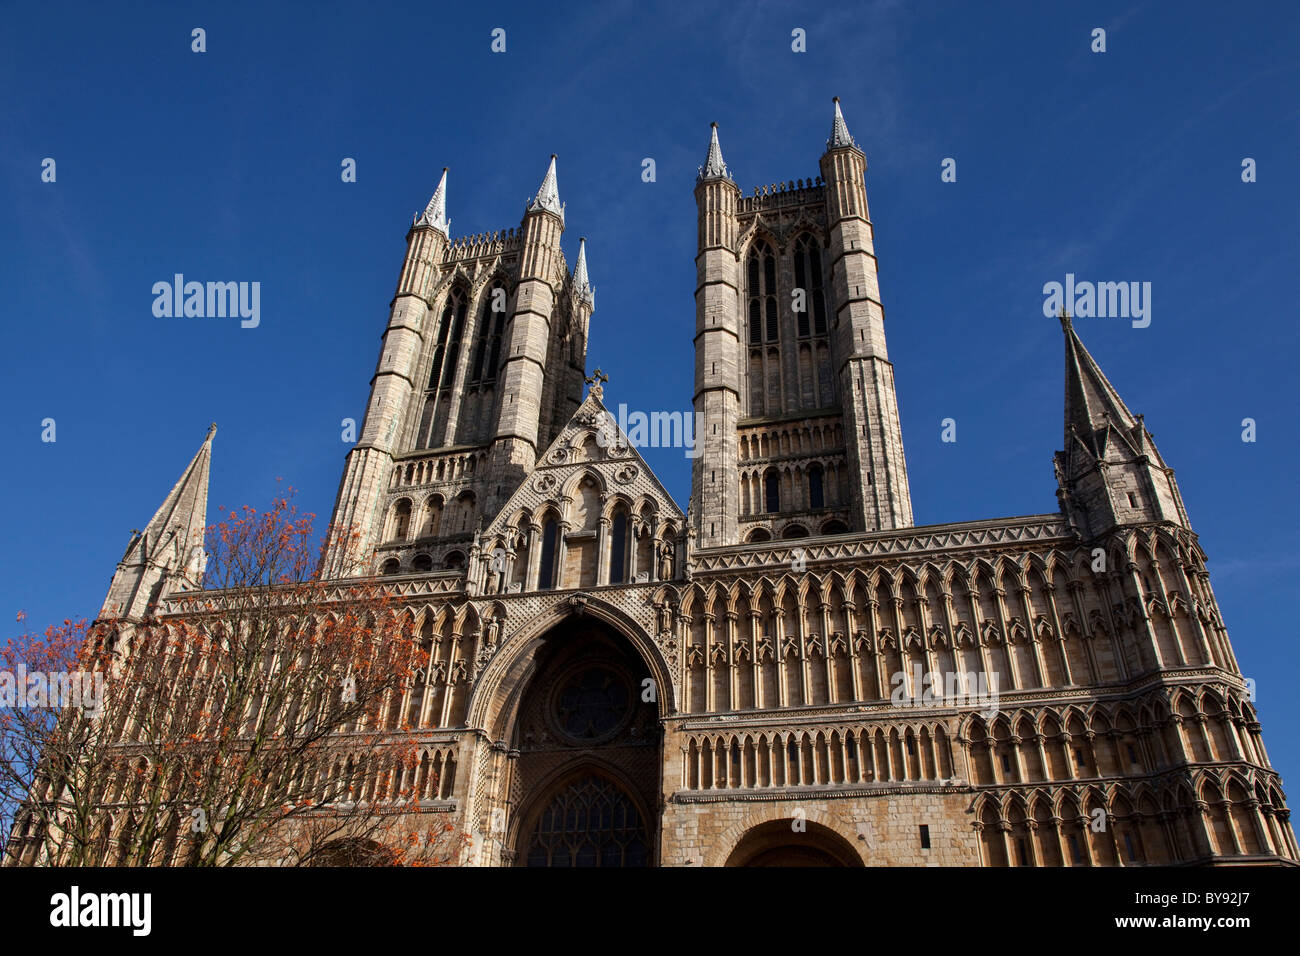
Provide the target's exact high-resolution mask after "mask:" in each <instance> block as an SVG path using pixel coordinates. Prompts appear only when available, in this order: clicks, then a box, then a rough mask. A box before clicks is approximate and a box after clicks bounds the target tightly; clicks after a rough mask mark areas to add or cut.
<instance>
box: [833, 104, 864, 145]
mask: <svg viewBox="0 0 1300 956" xmlns="http://www.w3.org/2000/svg"><path fill="white" fill-rule="evenodd" d="M833 102H834V103H835V121H834V122H833V123H831V138H830V139H828V140H827V141H826V148H827V149H840V148H842V147H845V146H851V147H853V148H854V149H857V148H858V144H857V142H856V141H855V140H854V139H853V137H852V136H850V135H849V127H848V124H847V123H845V122H844V114H843V113H841V112H840V98H839V97H838V96H836V97H834V100H833Z"/></svg>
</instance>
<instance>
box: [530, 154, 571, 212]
mask: <svg viewBox="0 0 1300 956" xmlns="http://www.w3.org/2000/svg"><path fill="white" fill-rule="evenodd" d="M538 209H544V210H546V211H547V212H550V213H554V214H555V215H557V216H559V217H560V222H564V204H563V203H562V202H560V187H559V184H558V183H557V182H556V180H555V154H554V153H551V165H550V166H548V167H547V168H546V178H545V179H543V180H542V186H541V188H540V189H538V190H537V195H536V196H534V197H533V198H532V199H531V200H529V203H528V211H529V212H534V211H535V210H538Z"/></svg>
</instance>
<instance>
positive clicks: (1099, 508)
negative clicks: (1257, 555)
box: [1055, 309, 1191, 539]
mask: <svg viewBox="0 0 1300 956" xmlns="http://www.w3.org/2000/svg"><path fill="white" fill-rule="evenodd" d="M1060 319H1061V328H1062V330H1064V332H1065V448H1064V450H1063V451H1058V452H1057V453H1056V457H1055V465H1056V480H1057V492H1056V494H1057V498H1058V499H1059V500H1060V503H1061V512H1062V513H1063V514H1064V515H1065V516H1066V517H1067V518H1068V519H1069V521H1070V523H1071V524H1072V525H1073V526H1074V528H1075V529H1076V530H1077V531H1078V532H1079V533H1080V534H1081V535H1082V536H1083V537H1084V538H1085V539H1089V538H1094V537H1096V536H1098V535H1100V534H1104V533H1106V532H1108V531H1110V530H1111V529H1113V528H1116V527H1119V526H1123V525H1133V524H1139V523H1144V522H1154V521H1165V522H1171V523H1174V524H1178V525H1182V526H1183V527H1184V528H1191V522H1190V521H1189V520H1188V518H1187V509H1186V507H1185V506H1184V505H1183V497H1182V494H1181V493H1180V492H1179V490H1178V483H1177V481H1176V480H1175V479H1174V470H1173V469H1172V468H1170V467H1169V466H1168V464H1166V462H1165V460H1164V458H1163V457H1162V456H1161V455H1160V451H1159V449H1157V448H1156V443H1155V439H1154V438H1152V436H1151V433H1150V432H1149V431H1147V427H1146V423H1145V422H1144V421H1143V420H1142V416H1141V415H1134V414H1133V413H1132V412H1130V411H1129V409H1128V406H1127V405H1125V404H1124V400H1123V399H1122V398H1120V397H1119V392H1117V391H1115V387H1114V386H1113V385H1111V384H1110V380H1109V379H1107V378H1106V376H1105V374H1104V373H1103V372H1102V370H1101V368H1100V367H1099V366H1098V365H1097V363H1096V361H1095V360H1094V359H1093V357H1092V356H1091V355H1090V354H1088V350H1087V349H1086V348H1084V346H1083V343H1082V342H1081V341H1079V336H1078V335H1077V334H1076V333H1075V331H1074V325H1073V324H1072V323H1071V322H1070V316H1069V314H1068V313H1066V311H1065V310H1064V309H1062V310H1061V315H1060Z"/></svg>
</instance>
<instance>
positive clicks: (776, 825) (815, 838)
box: [726, 819, 862, 866]
mask: <svg viewBox="0 0 1300 956" xmlns="http://www.w3.org/2000/svg"><path fill="white" fill-rule="evenodd" d="M726 865H727V866H862V858H861V857H859V856H858V853H857V851H856V850H854V848H853V845H852V844H851V843H849V841H848V840H846V839H844V837H842V836H840V835H839V834H838V833H836V832H835V831H834V830H832V829H830V827H825V826H822V825H821V824H820V823H813V822H812V821H811V820H793V819H790V820H772V821H770V822H768V823H763V824H760V825H759V826H756V827H754V828H753V829H752V830H750V831H749V832H748V833H746V834H745V835H744V836H743V837H741V838H740V842H739V843H737V844H736V848H735V849H734V850H732V851H731V855H730V856H729V857H727V864H726Z"/></svg>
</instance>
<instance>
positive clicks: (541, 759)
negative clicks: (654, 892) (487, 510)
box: [476, 602, 664, 867]
mask: <svg viewBox="0 0 1300 956" xmlns="http://www.w3.org/2000/svg"><path fill="white" fill-rule="evenodd" d="M568 607H569V608H570V613H568V614H564V613H563V612H559V613H558V614H557V613H555V612H553V614H552V615H547V616H546V618H545V619H544V621H545V623H546V624H548V625H549V626H544V627H540V628H539V629H538V630H537V631H535V633H534V635H533V636H532V637H528V636H526V635H522V634H520V635H516V639H518V638H519V637H523V640H519V641H518V643H516V644H515V647H514V648H513V653H512V655H511V656H512V658H513V660H509V661H502V662H500V665H499V666H500V670H499V671H497V673H496V675H495V678H496V679H495V680H493V681H491V682H490V683H491V684H493V685H494V686H495V688H496V689H495V691H494V692H493V695H492V696H493V699H492V700H491V701H488V700H483V701H479V702H476V703H480V704H483V705H489V706H486V707H485V708H484V710H486V711H487V712H486V713H482V717H484V718H486V720H485V723H486V726H487V727H488V728H490V730H489V732H490V733H491V734H492V736H493V737H494V738H495V739H497V740H500V741H501V743H502V744H504V745H505V748H506V749H507V750H508V751H509V752H510V753H511V754H512V755H514V756H513V759H511V760H510V761H509V763H508V773H507V774H506V775H504V779H503V780H502V781H501V784H500V789H499V790H498V791H497V793H496V795H495V798H494V801H493V802H494V804H495V805H497V806H509V807H515V808H517V811H516V812H515V813H514V814H513V819H511V820H510V821H509V823H508V824H507V827H506V829H507V839H506V841H505V845H506V847H508V852H507V858H508V859H510V860H511V861H512V862H513V863H514V864H515V865H517V866H547V867H549V866H555V867H569V866H620V867H621V866H649V865H653V864H654V863H655V862H656V859H657V840H658V833H659V820H658V817H657V815H656V814H655V813H654V812H653V808H655V807H657V805H658V803H657V797H658V792H659V786H660V773H661V765H662V744H661V738H662V733H661V730H660V725H659V716H660V708H661V707H662V706H663V705H664V702H663V701H662V697H661V694H660V690H659V688H660V686H661V685H660V684H659V677H658V675H657V673H656V672H657V668H656V667H655V666H654V664H655V662H654V660H653V659H650V660H648V659H647V657H646V656H645V654H644V651H643V650H642V648H641V647H639V646H638V642H637V641H635V640H633V639H630V638H629V637H628V636H627V634H626V633H625V632H624V630H623V629H622V628H620V627H616V626H615V625H614V623H612V622H611V620H609V619H607V617H606V615H607V614H609V613H611V612H612V609H604V608H602V609H601V610H602V611H604V612H605V614H599V613H590V612H592V611H594V610H595V608H594V607H592V608H589V607H588V606H587V605H586V604H584V603H582V602H579V603H578V604H577V605H568ZM556 611H558V608H557V609H556ZM538 623H541V622H538ZM497 663H498V662H494V664H497ZM488 676H489V675H488V674H486V673H485V677H488ZM485 683H488V682H487V681H485Z"/></svg>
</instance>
